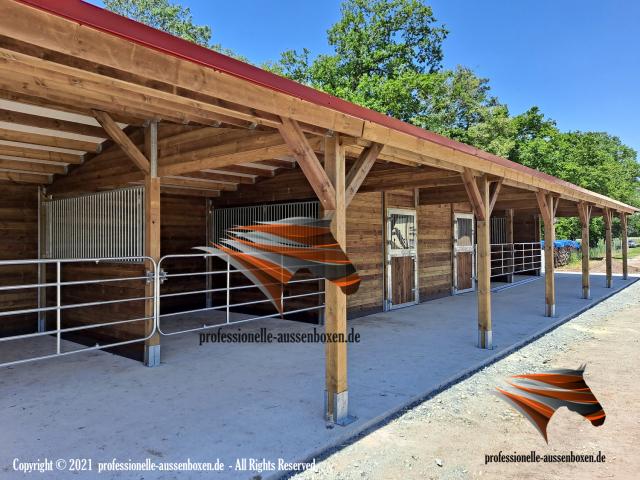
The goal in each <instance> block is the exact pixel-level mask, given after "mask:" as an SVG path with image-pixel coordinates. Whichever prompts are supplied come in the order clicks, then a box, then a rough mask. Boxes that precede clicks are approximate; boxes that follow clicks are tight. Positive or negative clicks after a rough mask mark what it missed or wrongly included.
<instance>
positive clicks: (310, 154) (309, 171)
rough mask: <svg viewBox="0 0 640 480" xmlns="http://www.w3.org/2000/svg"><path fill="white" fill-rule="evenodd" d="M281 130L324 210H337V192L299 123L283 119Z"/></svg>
mask: <svg viewBox="0 0 640 480" xmlns="http://www.w3.org/2000/svg"><path fill="white" fill-rule="evenodd" d="M279 130H280V134H281V135H282V138H284V141H285V143H286V144H287V145H288V147H289V148H290V149H291V152H292V153H293V155H294V156H295V157H296V160H298V165H300V169H301V170H302V172H303V173H304V175H305V177H307V180H308V181H309V183H310V184H311V188H313V191H314V192H315V193H316V195H317V196H318V199H319V200H320V203H321V204H322V206H323V208H324V209H325V210H335V208H336V192H335V189H334V187H333V184H332V183H331V180H330V179H329V177H328V176H327V174H326V172H325V171H324V168H322V165H321V164H320V161H319V160H318V157H317V156H316V153H315V152H314V151H313V148H312V147H311V145H310V144H309V141H308V140H307V137H305V135H304V133H303V132H302V130H301V129H300V126H299V125H298V122H296V121H295V120H291V119H290V118H286V117H283V118H282V125H281V127H280V128H279Z"/></svg>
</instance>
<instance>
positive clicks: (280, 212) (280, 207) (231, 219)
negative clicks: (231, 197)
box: [211, 201, 320, 244]
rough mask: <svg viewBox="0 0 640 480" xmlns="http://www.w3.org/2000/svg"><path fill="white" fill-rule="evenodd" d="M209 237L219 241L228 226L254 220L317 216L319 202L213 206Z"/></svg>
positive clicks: (241, 224)
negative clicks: (227, 206)
mask: <svg viewBox="0 0 640 480" xmlns="http://www.w3.org/2000/svg"><path fill="white" fill-rule="evenodd" d="M211 215H212V222H211V228H212V231H211V239H212V241H213V242H214V243H218V244H219V243H220V242H221V241H222V240H223V239H224V238H225V237H226V231H227V229H229V228H232V227H237V226H246V225H252V224H254V223H256V222H271V221H277V220H282V219H284V218H291V217H310V218H318V217H319V215H320V202H318V201H308V202H293V203H275V204H272V205H253V206H248V207H231V208H217V209H216V208H214V209H213V211H212V212H211Z"/></svg>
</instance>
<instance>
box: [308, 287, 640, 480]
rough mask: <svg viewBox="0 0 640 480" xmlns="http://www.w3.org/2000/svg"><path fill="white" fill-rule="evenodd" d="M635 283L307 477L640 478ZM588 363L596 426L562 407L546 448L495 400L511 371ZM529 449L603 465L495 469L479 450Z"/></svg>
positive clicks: (639, 315) (639, 334) (639, 338)
mask: <svg viewBox="0 0 640 480" xmlns="http://www.w3.org/2000/svg"><path fill="white" fill-rule="evenodd" d="M639 360H640V282H637V283H635V284H634V285H633V286H631V287H629V288H627V289H625V290H624V291H622V292H621V293H619V294H617V295H615V296H613V297H611V298H610V299H608V300H606V301H605V302H603V303H601V304H599V305H598V306H596V307H594V308H593V309H591V310H588V311H587V312H585V313H583V314H582V315H580V316H579V317H576V318H575V319H573V320H571V321H570V322H568V323H566V324H564V325H563V326H561V327H559V328H558V329H556V330H554V331H553V332H551V333H549V334H547V335H546V336H544V337H543V338H541V339H539V340H537V341H536V342H534V343H532V344H530V345H528V346H527V347H525V348H523V349H521V350H519V351H518V352H516V353H514V354H512V355H510V356H508V357H507V358H505V359H503V360H501V361H499V362H497V363H495V364H493V365H491V366H489V367H487V368H486V369H484V370H482V371H481V372H478V373H477V374H475V375H474V376H472V377H470V378H469V379H467V380H465V381H463V382H461V383H459V384H457V385H455V386H454V387H452V388H450V389H448V390H446V391H445V392H443V393H441V394H439V395H437V396H436V397H434V398H432V399H430V400H429V401H427V402H424V403H423V404H421V405H419V406H418V407H416V408H414V409H412V410H410V411H407V412H406V413H405V414H404V415H402V416H401V417H399V418H398V419H396V420H394V421H392V422H391V423H389V424H387V425H386V426H384V427H382V428H380V429H378V430H376V431H374V432H373V433H371V434H369V435H368V436H366V437H364V438H362V439H360V440H358V441H357V442H355V443H353V444H351V445H349V446H347V447H346V448H344V449H342V450H340V451H338V452H337V453H335V454H334V455H332V456H330V457H328V458H327V459H326V460H324V461H323V462H320V463H318V465H317V466H316V468H315V469H314V470H309V471H307V472H305V473H304V474H302V475H300V477H301V478H312V479H318V478H320V479H363V478H367V479H425V478H426V479H467V478H474V479H475V478H481V479H512V478H513V479H572V478H576V479H578V478H579V479H585V478H586V479H611V478H613V479H634V478H639V475H640V474H639V473H638V472H640V454H639V453H638V452H639V450H638V446H640V405H639V402H638V398H639V395H640V383H639V382H638V371H637V368H638V361H639ZM583 363H586V364H587V368H586V371H585V380H586V382H587V384H588V385H589V386H590V387H591V390H592V391H593V393H594V394H595V395H596V397H597V398H598V400H599V401H600V403H601V404H602V405H603V407H604V410H605V412H606V415H607V418H606V422H605V424H604V425H602V426H600V427H594V426H592V425H591V424H590V423H589V422H588V421H587V420H585V419H584V418H583V417H581V416H579V415H578V414H576V413H572V412H570V411H568V410H567V409H566V408H561V409H560V410H558V411H557V412H556V413H555V415H554V416H553V417H552V419H551V422H550V423H549V427H548V435H549V444H548V445H547V444H546V443H545V441H544V439H543V438H542V436H541V435H540V434H539V433H538V431H537V430H536V429H535V428H534V427H533V425H532V424H531V423H529V421H528V420H526V419H525V418H524V417H523V416H522V415H521V414H520V413H518V412H516V411H515V410H514V409H513V408H512V407H510V406H509V405H508V404H507V403H506V402H504V401H503V400H501V399H499V398H498V397H497V396H496V395H495V393H494V392H495V389H496V387H497V386H504V385H505V379H506V378H507V377H508V376H510V375H514V374H519V373H533V372H541V371H545V370H548V369H552V368H577V367H578V366H579V365H581V364H583ZM531 450H535V451H536V452H537V453H539V454H541V455H544V454H547V453H551V454H569V453H570V452H571V451H573V452H574V453H575V454H597V453H598V452H599V451H601V452H602V453H603V454H604V455H605V456H606V457H605V462H604V463H537V464H536V463H494V464H487V465H485V454H492V455H495V454H497V453H498V452H500V451H502V452H503V453H505V454H512V453H514V452H517V453H519V454H520V453H522V454H527V453H528V452H530V451H531Z"/></svg>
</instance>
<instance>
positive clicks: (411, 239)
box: [386, 209, 418, 309]
mask: <svg viewBox="0 0 640 480" xmlns="http://www.w3.org/2000/svg"><path fill="white" fill-rule="evenodd" d="M416 285H417V270H416V212H415V210H400V209H389V210H387V302H386V303H387V309H392V308H397V307H400V306H406V305H412V304H415V303H417V300H418V297H417V288H416Z"/></svg>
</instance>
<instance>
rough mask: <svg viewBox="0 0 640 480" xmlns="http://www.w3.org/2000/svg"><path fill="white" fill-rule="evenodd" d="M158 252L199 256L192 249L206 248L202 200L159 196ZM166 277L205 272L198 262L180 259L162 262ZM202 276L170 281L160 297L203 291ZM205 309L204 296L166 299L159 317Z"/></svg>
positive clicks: (205, 212) (200, 261)
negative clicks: (159, 236)
mask: <svg viewBox="0 0 640 480" xmlns="http://www.w3.org/2000/svg"><path fill="white" fill-rule="evenodd" d="M160 217H161V218H160V230H161V238H160V248H161V253H162V256H165V255H181V254H192V253H198V251H196V250H193V247H204V246H206V244H207V230H206V225H207V205H206V199H204V198H202V197H185V196H178V195H166V194H162V195H161V197H160ZM162 268H163V270H165V271H167V272H168V273H170V274H171V273H192V272H204V271H205V262H204V260H203V259H199V258H194V259H191V258H180V259H175V260H169V261H165V262H163V264H162ZM205 287H206V279H205V276H204V275H194V276H186V277H177V278H169V279H168V280H167V281H166V282H164V284H162V287H161V293H176V292H187V291H194V290H204V289H205ZM204 306H205V294H203V293H201V294H195V295H184V296H177V297H169V298H166V299H164V300H163V301H162V303H161V307H162V313H169V312H179V311H184V310H188V309H195V308H202V307H204Z"/></svg>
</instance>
